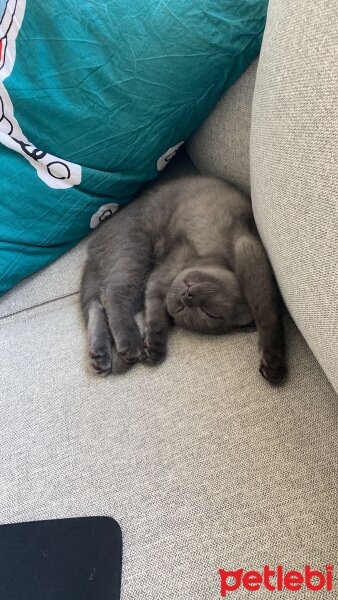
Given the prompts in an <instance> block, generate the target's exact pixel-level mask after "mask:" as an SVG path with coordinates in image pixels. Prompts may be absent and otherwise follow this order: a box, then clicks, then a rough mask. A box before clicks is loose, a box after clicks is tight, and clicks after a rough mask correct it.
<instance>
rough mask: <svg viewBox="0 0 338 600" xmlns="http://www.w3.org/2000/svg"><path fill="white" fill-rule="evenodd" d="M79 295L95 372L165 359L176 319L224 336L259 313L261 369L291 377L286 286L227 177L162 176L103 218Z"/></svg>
mask: <svg viewBox="0 0 338 600" xmlns="http://www.w3.org/2000/svg"><path fill="white" fill-rule="evenodd" d="M81 303H82V310H83V314H84V318H85V321H86V324H87V327H88V335H89V357H90V364H91V367H92V369H93V370H94V371H95V372H96V373H98V374H102V375H105V374H108V373H111V372H113V373H121V372H122V371H124V370H125V369H126V368H127V367H128V366H129V365H131V364H133V363H136V362H139V361H141V360H144V361H146V362H148V363H151V364H154V363H157V362H160V361H161V360H163V359H164V358H165V355H166V347H167V337H168V332H169V329H170V325H171V323H175V324H176V325H179V326H181V327H186V328H188V329H191V330H194V331H198V332H202V333H209V334H210V333H214V334H218V333H225V332H227V331H229V330H230V329H231V328H233V327H241V326H244V325H247V324H249V323H251V322H252V321H255V324H256V326H257V330H258V335H259V345H260V349H261V353H262V358H261V366H260V372H261V374H262V375H263V376H264V377H265V378H266V379H268V381H269V382H270V383H272V384H277V383H279V382H280V381H281V380H282V379H283V378H284V376H285V373H286V366H285V358H284V354H285V352H284V334H283V325H282V319H281V311H280V306H279V294H278V289H277V286H276V283H275V280H274V276H273V273H272V270H271V267H270V264H269V261H268V258H267V255H266V253H265V250H264V248H263V246H262V243H261V241H260V239H259V236H258V233H257V230H256V227H255V224H254V220H253V214H252V209H251V204H250V201H249V199H248V198H247V197H246V196H244V195H243V194H242V193H241V192H240V191H238V190H237V189H235V188H233V187H232V186H231V185H230V184H228V183H225V182H224V181H222V180H219V179H216V178H208V177H202V176H188V177H181V178H179V179H176V180H172V181H169V182H164V183H163V182H158V183H156V184H155V185H152V186H150V187H149V189H147V190H146V191H144V192H143V193H141V194H140V195H139V197H138V199H136V201H134V202H133V203H131V204H129V205H128V206H126V207H124V208H122V209H121V210H120V211H119V212H118V213H117V214H116V215H114V217H113V218H112V219H109V220H107V221H105V222H104V223H103V224H102V225H100V227H99V229H98V230H97V231H96V232H95V233H94V234H93V236H92V238H91V240H90V243H89V250H88V259H87V263H86V266H85V270H84V274H83V280H82V292H81ZM143 306H144V308H145V311H144V312H145V335H144V338H143V337H142V335H141V333H140V330H139V328H138V325H137V323H136V321H135V314H136V313H137V312H138V311H139V310H140V309H141V308H142V307H143Z"/></svg>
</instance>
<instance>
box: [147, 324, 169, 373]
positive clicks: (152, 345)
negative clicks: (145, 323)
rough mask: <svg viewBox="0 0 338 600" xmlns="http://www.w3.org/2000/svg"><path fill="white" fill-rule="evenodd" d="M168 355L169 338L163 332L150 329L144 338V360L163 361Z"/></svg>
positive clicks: (154, 362) (151, 362) (149, 362)
mask: <svg viewBox="0 0 338 600" xmlns="http://www.w3.org/2000/svg"><path fill="white" fill-rule="evenodd" d="M166 355H167V339H166V335H165V334H164V333H163V332H156V331H148V332H147V333H146V335H145V338H144V362H146V363H147V364H148V365H156V364H158V363H161V362H162V361H163V360H164V359H165V357H166Z"/></svg>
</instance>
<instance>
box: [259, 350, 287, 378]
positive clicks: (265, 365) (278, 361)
mask: <svg viewBox="0 0 338 600" xmlns="http://www.w3.org/2000/svg"><path fill="white" fill-rule="evenodd" d="M259 372H260V374H261V375H262V376H263V377H264V378H265V379H266V380H267V381H268V382H269V383H270V384H271V385H280V384H281V383H283V382H284V380H285V378H286V375H287V367H286V364H285V359H284V357H283V356H282V355H279V354H271V355H270V354H263V357H262V360H261V364H260V368H259Z"/></svg>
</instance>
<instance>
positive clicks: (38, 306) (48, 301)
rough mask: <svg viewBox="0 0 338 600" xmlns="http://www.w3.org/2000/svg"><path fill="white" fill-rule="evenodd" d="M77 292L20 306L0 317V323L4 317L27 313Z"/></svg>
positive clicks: (9, 317)
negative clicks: (24, 306)
mask: <svg viewBox="0 0 338 600" xmlns="http://www.w3.org/2000/svg"><path fill="white" fill-rule="evenodd" d="M79 294H80V292H72V293H71V294H65V295H64V296H59V297H58V298H52V299H50V300H45V301H44V302H40V303H38V304H34V305H33V306H28V307H26V308H22V309H20V310H17V311H14V312H12V313H8V314H7V315H4V316H2V317H0V323H1V321H5V320H6V319H11V318H12V317H15V316H16V315H21V314H23V313H29V312H30V311H31V310H35V309H37V308H40V307H43V306H46V305H48V304H54V303H55V302H59V301H60V300H64V299H66V298H71V297H72V296H77V295H79Z"/></svg>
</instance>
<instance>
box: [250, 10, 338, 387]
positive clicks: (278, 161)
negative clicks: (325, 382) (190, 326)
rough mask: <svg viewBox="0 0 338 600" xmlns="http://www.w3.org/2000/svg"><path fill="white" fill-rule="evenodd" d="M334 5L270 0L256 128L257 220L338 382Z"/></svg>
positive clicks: (289, 300)
mask: <svg viewBox="0 0 338 600" xmlns="http://www.w3.org/2000/svg"><path fill="white" fill-rule="evenodd" d="M337 22H338V4H337V3H336V2H326V1H325V0H310V1H308V0H300V2H292V0H286V1H285V2H278V0H271V1H270V5H269V12H268V19H267V27H266V31H265V35H264V42H263V47H262V52H261V58H260V61H259V67H258V73H257V79H256V88H255V95H254V101H253V115H252V128H251V136H252V137H251V177H252V196H253V206H254V212H255V217H256V221H257V223H258V227H259V231H260V234H261V236H262V239H263V242H264V244H265V246H266V248H267V250H268V253H269V256H270V259H271V262H272V264H273V267H274V269H275V272H276V275H277V279H278V282H279V285H280V288H281V291H282V293H283V296H284V299H285V301H286V304H287V306H288V308H289V310H290V312H291V314H292V316H293V318H294V319H295V321H296V323H297V325H298V327H299V329H300V330H301V332H302V333H303V335H304V336H305V338H306V340H307V342H308V344H309V345H310V347H311V349H312V350H313V352H314V353H315V355H316V356H317V358H318V360H319V362H320V363H321V365H322V367H323V368H324V370H325V372H326V374H327V376H328V377H329V378H330V380H331V382H332V384H333V385H334V386H335V387H336V390H338V200H337V198H338V168H337V165H338V144H337V139H338V110H337V102H338V98H337V90H338V69H337Z"/></svg>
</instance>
